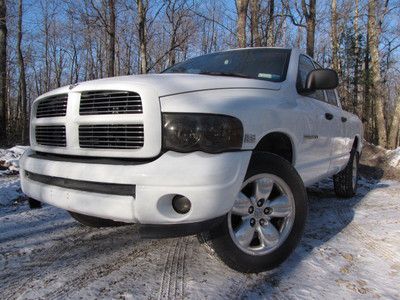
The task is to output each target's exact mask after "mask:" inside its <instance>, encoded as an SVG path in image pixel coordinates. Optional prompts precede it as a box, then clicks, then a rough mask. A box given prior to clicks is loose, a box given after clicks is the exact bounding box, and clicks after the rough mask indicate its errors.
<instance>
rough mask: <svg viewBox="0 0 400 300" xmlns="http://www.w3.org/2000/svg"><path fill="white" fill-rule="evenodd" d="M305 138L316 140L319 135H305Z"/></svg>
mask: <svg viewBox="0 0 400 300" xmlns="http://www.w3.org/2000/svg"><path fill="white" fill-rule="evenodd" d="M304 139H305V140H316V139H318V135H304Z"/></svg>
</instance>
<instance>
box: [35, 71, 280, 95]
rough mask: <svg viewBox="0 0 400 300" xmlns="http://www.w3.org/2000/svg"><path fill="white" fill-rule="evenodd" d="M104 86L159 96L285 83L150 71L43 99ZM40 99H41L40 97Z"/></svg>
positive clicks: (92, 83)
mask: <svg viewBox="0 0 400 300" xmlns="http://www.w3.org/2000/svg"><path fill="white" fill-rule="evenodd" d="M101 86H104V87H105V86H107V87H109V86H115V88H118V89H120V88H121V89H124V87H125V88H126V86H130V87H131V88H133V89H134V87H135V86H140V87H141V88H148V89H151V90H153V91H154V92H155V93H157V94H158V96H159V97H164V96H169V95H173V94H182V93H189V92H195V91H205V90H215V89H238V88H249V89H269V90H279V89H280V88H281V83H276V82H269V81H264V80H258V79H246V78H239V77H227V76H210V75H199V74H172V73H169V74H150V75H131V76H119V77H110V78H104V79H98V80H91V81H85V82H81V83H78V84H75V85H72V86H65V87H61V88H58V89H55V90H53V91H50V92H48V93H46V94H43V95H42V96H40V97H39V98H44V97H48V96H51V95H54V94H59V93H66V92H68V91H70V90H72V91H74V92H80V91H85V90H91V89H93V88H98V87H101ZM39 98H38V99H39Z"/></svg>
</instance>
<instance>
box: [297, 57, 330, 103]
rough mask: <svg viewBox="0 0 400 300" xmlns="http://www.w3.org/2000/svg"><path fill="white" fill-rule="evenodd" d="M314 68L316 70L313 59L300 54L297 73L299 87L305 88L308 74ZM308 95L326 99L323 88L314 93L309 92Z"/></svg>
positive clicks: (322, 99)
mask: <svg viewBox="0 0 400 300" xmlns="http://www.w3.org/2000/svg"><path fill="white" fill-rule="evenodd" d="M312 70H315V67H314V64H313V62H312V61H311V59H309V58H308V57H307V56H305V55H300V58H299V70H298V73H297V89H301V88H305V86H306V80H307V75H308V73H310V72H311V71H312ZM307 96H308V97H312V98H315V99H318V100H321V101H326V100H325V95H324V91H322V90H318V91H315V92H314V93H311V94H308V95H307Z"/></svg>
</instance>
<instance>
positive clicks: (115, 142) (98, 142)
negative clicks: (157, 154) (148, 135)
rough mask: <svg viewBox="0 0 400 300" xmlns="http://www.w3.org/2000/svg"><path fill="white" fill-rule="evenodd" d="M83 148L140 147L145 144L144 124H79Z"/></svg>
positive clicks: (80, 141)
mask: <svg viewBox="0 0 400 300" xmlns="http://www.w3.org/2000/svg"><path fill="white" fill-rule="evenodd" d="M79 145H80V147H81V148H96V149H99V148H100V149H101V148H102V149H140V148H142V147H143V145H144V130H143V125H142V124H123V125H122V124H101V125H81V126H79Z"/></svg>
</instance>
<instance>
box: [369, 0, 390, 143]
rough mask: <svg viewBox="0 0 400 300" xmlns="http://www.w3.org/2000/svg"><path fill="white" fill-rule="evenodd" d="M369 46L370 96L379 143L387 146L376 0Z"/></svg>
mask: <svg viewBox="0 0 400 300" xmlns="http://www.w3.org/2000/svg"><path fill="white" fill-rule="evenodd" d="M367 30H368V47H369V51H370V56H371V58H370V70H369V72H370V79H371V82H370V91H369V93H370V96H371V99H373V100H374V116H375V123H376V135H377V142H378V145H380V146H383V147H386V144H387V136H386V134H387V133H386V122H385V116H384V111H383V102H384V99H383V95H382V86H381V84H382V80H381V73H380V72H381V71H380V57H379V48H378V47H379V29H378V23H377V6H376V1H375V0H368V29H367Z"/></svg>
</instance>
